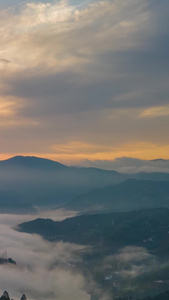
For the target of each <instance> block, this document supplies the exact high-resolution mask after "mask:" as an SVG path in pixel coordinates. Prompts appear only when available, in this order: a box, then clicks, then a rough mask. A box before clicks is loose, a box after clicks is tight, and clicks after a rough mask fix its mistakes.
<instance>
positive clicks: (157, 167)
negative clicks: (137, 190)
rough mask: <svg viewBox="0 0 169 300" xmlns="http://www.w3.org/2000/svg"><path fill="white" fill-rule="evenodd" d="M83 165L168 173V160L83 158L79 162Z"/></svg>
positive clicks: (131, 171) (126, 171) (137, 171)
mask: <svg viewBox="0 0 169 300" xmlns="http://www.w3.org/2000/svg"><path fill="white" fill-rule="evenodd" d="M80 165H81V166H83V167H95V168H100V169H105V170H115V171H117V172H120V173H128V174H134V173H139V172H148V173H150V172H164V173H169V160H164V159H155V160H142V159H138V158H132V157H119V158H116V159H114V160H94V161H90V160H84V161H83V162H81V163H80Z"/></svg>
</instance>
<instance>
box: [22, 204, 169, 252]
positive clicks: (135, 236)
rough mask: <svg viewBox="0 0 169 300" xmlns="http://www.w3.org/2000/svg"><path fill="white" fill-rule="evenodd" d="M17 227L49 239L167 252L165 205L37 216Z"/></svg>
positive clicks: (168, 235)
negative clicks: (64, 216)
mask: <svg viewBox="0 0 169 300" xmlns="http://www.w3.org/2000/svg"><path fill="white" fill-rule="evenodd" d="M19 230H20V231H24V232H27V233H36V234H40V235H41V236H43V237H44V238H45V239H48V240H50V241H60V240H62V241H65V242H72V243H78V244H83V245H94V247H96V248H97V247H99V249H100V250H101V249H102V250H103V251H105V250H106V251H108V249H109V250H110V251H111V252H112V251H113V252H115V251H117V249H119V248H120V247H125V246H129V245H130V246H139V247H142V246H143V247H145V246H146V247H147V249H148V250H151V251H152V252H153V253H156V254H158V255H161V254H163V256H165V255H168V256H169V209H164V208H161V209H160V208H159V209H147V210H141V211H132V212H124V213H109V214H108V213H105V214H94V215H81V216H77V217H73V218H68V219H65V220H63V221H61V222H57V221H53V220H51V219H36V220H34V221H30V222H26V223H22V224H20V225H19Z"/></svg>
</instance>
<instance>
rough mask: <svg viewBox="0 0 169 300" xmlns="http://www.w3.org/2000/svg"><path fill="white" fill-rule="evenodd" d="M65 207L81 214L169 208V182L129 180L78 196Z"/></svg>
mask: <svg viewBox="0 0 169 300" xmlns="http://www.w3.org/2000/svg"><path fill="white" fill-rule="evenodd" d="M65 207H66V208H68V209H72V210H76V211H79V212H91V211H131V210H133V209H143V208H155V207H169V182H168V181H146V180H135V179H128V180H126V181H123V182H121V183H119V184H116V185H111V186H107V187H105V188H100V189H95V190H93V191H91V192H89V193H87V194H84V195H81V196H78V197H77V198H75V199H74V200H72V201H71V202H70V203H68V204H67V205H66V206H65Z"/></svg>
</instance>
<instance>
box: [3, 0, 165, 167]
mask: <svg viewBox="0 0 169 300" xmlns="http://www.w3.org/2000/svg"><path fill="white" fill-rule="evenodd" d="M86 3H87V4H86V5H83V6H82V7H78V6H76V5H75V4H74V5H73V4H70V3H69V2H68V1H59V2H58V1H54V2H49V3H46V2H44V1H43V2H38V3H37V2H29V1H27V3H26V4H25V5H23V6H21V7H20V9H19V10H18V11H17V12H16V10H11V9H10V10H2V9H1V11H0V26H1V28H2V32H3V34H2V41H1V45H0V55H2V57H4V58H5V60H7V61H8V60H9V61H10V62H11V63H10V64H9V63H8V64H7V63H3V62H2V61H1V63H0V70H1V75H0V77H1V78H0V79H1V87H0V96H1V99H3V101H5V102H6V101H7V102H8V101H9V100H10V99H11V97H13V98H15V101H14V102H15V114H14V115H13V116H11V115H8V117H7V118H6V119H5V120H3V123H2V125H1V126H0V130H1V131H3V132H4V138H3V140H2V141H0V142H1V144H3V145H4V146H3V148H4V150H2V153H4V152H9V149H11V151H13V153H14V152H15V153H16V152H19V153H20V152H23V153H32V152H33V153H34V154H35V153H40V154H41V155H42V150H41V149H43V153H47V155H48V157H49V156H50V157H51V155H53V157H54V155H55V154H57V153H55V151H54V150H53V152H52V150H51V149H52V147H53V145H65V146H66V145H68V144H69V143H70V141H71V142H73V143H77V144H79V143H80V144H85V145H86V144H88V145H92V146H91V147H92V148H96V149H97V150H96V152H95V154H96V156H98V153H100V158H101V159H102V157H103V153H104V156H105V157H107V159H109V157H110V154H109V152H111V157H117V156H118V155H119V150H118V151H117V149H119V148H121V149H125V150H126V151H127V149H126V145H127V144H128V145H129V144H130V145H131V144H135V145H139V144H142V145H143V144H144V143H145V145H146V144H147V142H149V143H150V145H160V146H161V148H162V146H163V150H162V153H164V152H165V153H167V149H168V148H167V147H168V145H166V140H167V133H166V128H168V126H169V118H168V113H166V111H165V108H166V107H167V108H168V103H169V100H168V93H169V89H168V52H167V49H168V48H167V41H168V25H169V24H168V23H169V21H168V4H167V2H166V1H165V0H162V1H161V2H160V3H161V4H159V3H158V2H157V1H151V0H143V1H139V0H127V1H125V2H124V1H122V0H115V1H99V2H98V1H95V2H86ZM16 5H17V2H16ZM161 7H162V8H161ZM18 103H20V105H18ZM167 111H168V110H167ZM152 116H153V117H152ZM157 116H158V118H157ZM14 119H15V120H14ZM16 120H17V121H16ZM33 127H34V130H32V128H33ZM12 137H13V138H12ZM13 139H14V140H15V141H17V142H15V143H14V142H13ZM164 144H165V145H164ZM100 145H102V146H103V149H102V151H100V148H99V146H100ZM105 145H106V146H107V151H106V152H105V150H104V148H105ZM110 148H111V149H113V150H112V151H109V149H110ZM135 148H137V147H135ZM159 150H160V147H159ZM106 153H107V154H106ZM76 155H78V153H77V151H75V150H74V156H76ZM106 155H107V156H106ZM122 155H124V154H122ZM141 155H144V149H142V151H141V153H139V157H141ZM152 155H153V151H152V149H151V147H150V148H149V156H152ZM62 158H63V157H62ZM84 158H86V157H85V156H84ZM63 159H64V160H66V158H63ZM67 160H69V161H70V157H69V158H68V156H67Z"/></svg>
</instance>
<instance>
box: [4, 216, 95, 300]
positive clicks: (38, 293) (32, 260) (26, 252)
mask: <svg viewBox="0 0 169 300" xmlns="http://www.w3.org/2000/svg"><path fill="white" fill-rule="evenodd" d="M55 217H56V216H55ZM58 217H60V216H58ZM24 218H27V219H28V216H13V215H0V221H1V225H0V229H1V230H0V232H1V234H0V245H1V247H0V253H1V254H2V253H3V252H5V251H7V252H8V256H10V255H11V256H12V258H13V259H15V260H16V262H17V266H11V265H8V266H7V265H0V291H1V293H3V291H4V290H7V291H8V292H9V294H10V295H11V296H12V297H14V298H16V299H19V298H20V297H21V295H22V294H23V293H25V294H26V295H27V297H28V299H30V300H35V299H46V298H47V299H51V300H53V299H58V300H68V299H70V298H71V299H77V300H79V299H82V300H89V299H90V296H89V295H88V294H87V292H86V291H85V288H86V287H85V284H86V282H85V279H84V277H83V275H82V273H81V272H80V270H77V268H76V263H77V261H78V260H79V261H80V260H81V252H82V251H84V249H85V248H84V247H83V246H77V245H74V244H70V243H62V242H60V243H49V242H47V241H45V240H43V239H42V238H41V237H40V236H37V235H31V234H25V233H20V232H17V231H15V230H14V229H12V227H13V226H14V225H16V224H17V223H18V222H20V221H21V222H22V221H23V219H24ZM29 218H31V216H30V217H29Z"/></svg>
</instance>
